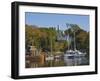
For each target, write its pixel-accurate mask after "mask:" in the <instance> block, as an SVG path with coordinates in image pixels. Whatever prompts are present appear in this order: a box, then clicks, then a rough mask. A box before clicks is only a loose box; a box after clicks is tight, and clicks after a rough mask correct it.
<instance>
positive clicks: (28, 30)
mask: <svg viewBox="0 0 100 81" xmlns="http://www.w3.org/2000/svg"><path fill="white" fill-rule="evenodd" d="M72 28H73V30H72V29H71V28H69V29H66V30H64V31H63V32H64V33H65V35H66V36H67V35H69V36H70V38H71V43H70V45H69V47H70V49H74V47H73V44H74V41H73V40H74V39H73V38H74V33H73V32H75V42H76V49H78V50H80V51H83V52H87V56H88V54H89V32H87V31H85V30H83V29H81V27H79V26H78V25H75V26H73V27H72ZM60 31H61V30H60ZM63 32H62V34H63ZM57 35H58V31H57V28H56V27H48V28H47V27H38V26H35V25H25V42H26V50H27V47H28V46H30V45H34V46H36V48H37V49H42V51H51V50H52V51H54V52H58V51H61V52H65V51H66V50H67V49H68V41H67V40H63V41H58V40H57ZM51 48H52V49H51Z"/></svg>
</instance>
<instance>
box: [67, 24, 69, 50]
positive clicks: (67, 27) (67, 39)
mask: <svg viewBox="0 0 100 81" xmlns="http://www.w3.org/2000/svg"><path fill="white" fill-rule="evenodd" d="M66 26H67V28H68V27H69V24H68V23H66ZM67 34H68V35H67V41H68V50H69V32H68V33H67Z"/></svg>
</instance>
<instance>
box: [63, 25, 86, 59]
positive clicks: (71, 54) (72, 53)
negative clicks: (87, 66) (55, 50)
mask: <svg viewBox="0 0 100 81" xmlns="http://www.w3.org/2000/svg"><path fill="white" fill-rule="evenodd" d="M68 26H69V25H67V27H68ZM72 31H73V30H72ZM73 33H74V50H71V49H70V48H69V34H68V40H67V41H68V50H67V51H66V53H65V54H64V57H66V58H67V57H68V58H70V57H71V58H79V57H84V56H85V55H86V53H83V52H80V51H79V50H77V49H76V42H75V32H74V31H73Z"/></svg>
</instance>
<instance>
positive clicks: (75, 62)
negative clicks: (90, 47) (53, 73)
mask: <svg viewBox="0 0 100 81" xmlns="http://www.w3.org/2000/svg"><path fill="white" fill-rule="evenodd" d="M88 64H89V61H88V59H87V58H86V57H85V56H84V57H67V56H60V57H59V58H53V59H46V58H45V57H43V56H40V57H34V58H32V57H28V58H26V68H35V67H59V66H79V65H88Z"/></svg>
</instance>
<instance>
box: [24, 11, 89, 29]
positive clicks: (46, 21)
mask: <svg viewBox="0 0 100 81" xmlns="http://www.w3.org/2000/svg"><path fill="white" fill-rule="evenodd" d="M66 23H69V24H77V25H79V26H80V27H81V28H82V29H84V30H86V31H89V16H88V15H74V14H58V13H57V14H55V13H34V12H25V24H28V25H37V26H39V27H57V26H58V25H59V27H60V30H65V29H67V27H66Z"/></svg>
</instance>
